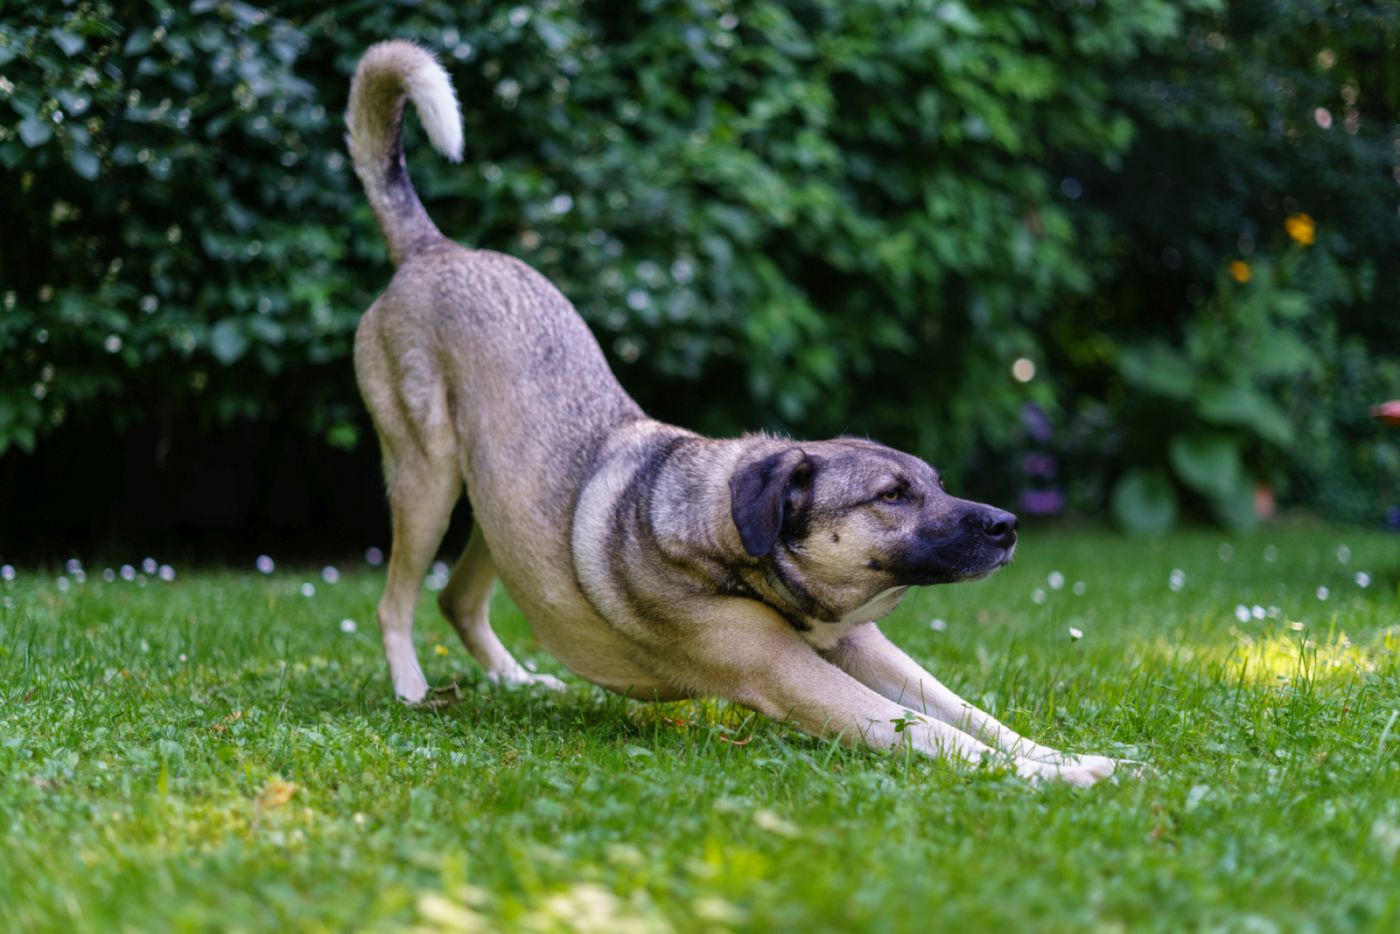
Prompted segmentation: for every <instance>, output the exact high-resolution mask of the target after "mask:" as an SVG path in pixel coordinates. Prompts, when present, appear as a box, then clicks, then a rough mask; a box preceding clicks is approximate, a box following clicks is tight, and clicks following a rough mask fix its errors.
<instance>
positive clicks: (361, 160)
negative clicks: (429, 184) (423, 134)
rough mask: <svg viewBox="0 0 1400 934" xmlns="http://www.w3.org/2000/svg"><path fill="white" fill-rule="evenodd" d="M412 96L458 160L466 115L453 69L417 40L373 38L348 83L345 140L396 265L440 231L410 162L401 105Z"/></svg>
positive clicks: (440, 147)
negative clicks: (377, 40) (459, 106)
mask: <svg viewBox="0 0 1400 934" xmlns="http://www.w3.org/2000/svg"><path fill="white" fill-rule="evenodd" d="M410 97H411V98H413V105H414V106H415V107H417V108H418V118H419V119H420V120H422V121H423V128H424V129H425V130H427V131H428V139H429V141H431V142H432V144H433V148H434V149H436V150H437V151H438V152H440V153H442V154H443V155H444V156H446V157H447V158H449V159H451V160H452V161H453V162H460V161H461V160H462V115H461V113H460V111H458V109H457V95H456V94H455V93H454V92H453V90H452V82H451V80H449V78H448V77H447V72H445V71H443V69H442V66H441V65H439V64H438V63H437V60H436V59H434V58H433V56H432V54H431V53H429V52H427V51H426V50H424V49H421V48H419V47H418V46H416V45H414V44H413V43H411V42H404V41H402V40H394V41H392V42H380V43H378V44H377V45H373V46H370V48H369V51H367V52H365V54H364V57H363V58H361V59H360V64H359V67H357V68H356V69H355V79H354V81H352V82H351V84H350V106H349V109H348V110H346V112H345V126H346V128H347V129H348V130H349V132H348V133H347V134H346V137H345V140H346V144H347V145H348V146H349V147H350V158H351V159H352V160H353V161H354V163H355V174H356V175H358V176H360V182H361V183H363V184H364V186H365V194H366V195H367V196H368V197H369V203H370V206H371V207H373V208H374V216H375V217H376V218H378V220H379V229H380V230H381V231H383V233H384V239H385V240H386V241H388V244H389V258H390V259H391V260H393V262H394V265H395V266H397V265H399V263H401V262H403V260H404V258H405V257H406V256H408V255H409V254H410V253H412V252H413V251H414V249H415V248H417V247H418V246H420V245H422V244H423V243H424V241H429V240H436V239H439V238H441V237H442V234H441V233H439V232H438V229H437V227H436V226H434V225H433V222H432V219H431V218H429V217H428V212H427V211H425V210H424V209H423V202H421V201H419V200H418V193H417V192H415V191H414V190H413V182H411V181H409V178H408V171H407V169H406V168H405V167H404V160H403V112H404V101H405V100H406V99H407V98H410Z"/></svg>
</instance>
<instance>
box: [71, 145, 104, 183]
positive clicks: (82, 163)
mask: <svg viewBox="0 0 1400 934" xmlns="http://www.w3.org/2000/svg"><path fill="white" fill-rule="evenodd" d="M68 164H69V165H71V166H72V167H73V171H74V172H77V173H78V174H79V175H80V176H82V177H83V178H85V179H87V180H88V181H92V180H93V179H95V178H97V176H98V174H99V173H100V172H101V171H102V163H101V161H99V160H98V158H97V157H96V156H95V155H93V154H92V150H90V149H86V148H84V147H82V146H74V147H73V154H72V155H71V156H69V157H68Z"/></svg>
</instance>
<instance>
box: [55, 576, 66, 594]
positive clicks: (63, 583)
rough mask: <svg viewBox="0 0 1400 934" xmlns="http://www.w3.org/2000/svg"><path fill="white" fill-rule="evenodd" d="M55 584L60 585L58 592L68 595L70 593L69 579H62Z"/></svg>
mask: <svg viewBox="0 0 1400 934" xmlns="http://www.w3.org/2000/svg"><path fill="white" fill-rule="evenodd" d="M55 583H56V584H57V585H58V592H59V593H67V592H68V586H69V584H68V578H66V577H60V578H59V579H58V580H57V581H55Z"/></svg>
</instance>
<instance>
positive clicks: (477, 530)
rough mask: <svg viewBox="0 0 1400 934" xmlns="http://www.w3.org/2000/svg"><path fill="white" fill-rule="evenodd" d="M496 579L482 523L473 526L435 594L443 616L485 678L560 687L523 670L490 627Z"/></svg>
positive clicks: (553, 680)
mask: <svg viewBox="0 0 1400 934" xmlns="http://www.w3.org/2000/svg"><path fill="white" fill-rule="evenodd" d="M495 582H496V565H495V563H494V562H493V561H492V560H491V552H490V550H489V549H488V548H487V546H486V537H485V536H484V535H483V534H482V532H481V526H480V525H474V526H473V527H472V537H471V540H470V541H469V542H467V548H466V551H464V552H462V557H460V558H458V559H457V565H456V567H454V568H453V569H452V577H451V578H450V579H449V580H448V582H447V586H446V587H445V588H444V589H443V591H442V593H440V594H438V606H439V607H440V608H441V609H442V615H443V616H446V617H447V621H448V622H449V623H451V624H452V628H453V629H455V630H457V635H458V636H460V637H461V639H462V644H463V645H465V646H466V647H467V651H468V652H471V653H472V657H473V658H475V659H476V660H477V662H479V663H480V664H481V667H482V668H484V669H486V677H487V678H489V679H490V680H491V681H493V682H495V683H496V684H501V685H507V686H513V685H523V684H540V685H543V686H545V687H549V688H554V689H562V688H563V687H564V683H563V682H562V681H560V680H559V679H558V678H555V677H553V676H552V675H541V674H535V673H534V672H531V671H528V670H526V669H525V668H524V667H523V666H522V665H521V664H520V663H519V662H517V661H516V660H515V657H514V656H512V655H511V654H510V652H509V651H508V650H507V649H506V647H505V646H504V645H502V644H501V640H500V638H499V637H497V635H496V631H495V630H494V629H492V628H491V590H492V586H493V585H494V584H495Z"/></svg>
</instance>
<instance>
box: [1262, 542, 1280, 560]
mask: <svg viewBox="0 0 1400 934" xmlns="http://www.w3.org/2000/svg"><path fill="white" fill-rule="evenodd" d="M1264 560H1265V561H1267V562H1269V563H1270V564H1273V563H1274V562H1275V561H1277V560H1278V547H1277V546H1275V545H1269V546H1268V547H1266V548H1265V549H1264Z"/></svg>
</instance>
